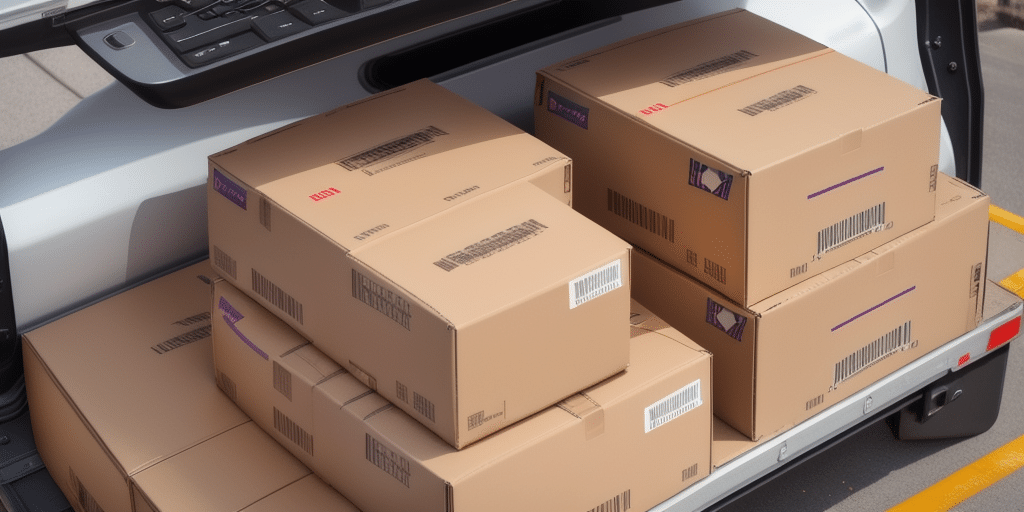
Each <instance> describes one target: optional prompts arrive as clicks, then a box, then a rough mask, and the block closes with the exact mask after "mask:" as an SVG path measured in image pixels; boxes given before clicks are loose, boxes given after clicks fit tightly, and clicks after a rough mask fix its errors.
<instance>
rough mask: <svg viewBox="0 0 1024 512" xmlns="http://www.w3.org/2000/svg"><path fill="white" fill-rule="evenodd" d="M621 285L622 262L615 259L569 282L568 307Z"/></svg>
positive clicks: (578, 304)
mask: <svg viewBox="0 0 1024 512" xmlns="http://www.w3.org/2000/svg"><path fill="white" fill-rule="evenodd" d="M621 287H622V263H621V261H620V260H615V261H613V262H611V263H609V264H607V265H605V266H603V267H601V268H599V269H597V270H593V271H591V272H588V273H587V274H586V275H584V276H581V277H577V278H576V279H573V280H572V281H570V282H569V309H575V308H576V307H577V306H581V305H583V304H584V303H586V302H588V301H591V300H594V299H596V298H598V297H600V296H602V295H604V294H606V293H608V292H610V291H612V290H615V289H617V288H621Z"/></svg>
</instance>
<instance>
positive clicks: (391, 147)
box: [338, 126, 448, 171]
mask: <svg viewBox="0 0 1024 512" xmlns="http://www.w3.org/2000/svg"><path fill="white" fill-rule="evenodd" d="M441 135H448V133H447V132H445V131H444V130H441V129H440V128H437V127H436V126H428V127H427V128H424V129H423V130H420V131H418V132H416V133H412V134H409V135H406V136H404V137H399V138H397V139H394V140H391V141H388V142H385V143H384V144H381V145H380V146H377V147H374V148H371V149H368V150H366V151H362V152H360V153H356V154H355V155H352V156H350V157H348V158H344V159H342V160H339V161H338V165H340V166H342V167H344V168H346V169H348V170H350V171H357V170H359V169H362V168H363V167H366V166H369V165H373V164H375V163H377V162H381V161H384V160H387V159H389V158H392V157H394V156H395V155H399V154H402V153H405V152H407V151H412V150H414V149H416V148H418V147H421V146H424V145H427V144H430V143H431V142H434V139H436V138H437V137H440V136H441Z"/></svg>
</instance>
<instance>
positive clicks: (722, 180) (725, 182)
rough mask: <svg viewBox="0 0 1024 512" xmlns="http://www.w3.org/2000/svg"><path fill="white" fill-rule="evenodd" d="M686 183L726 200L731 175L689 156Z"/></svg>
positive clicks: (729, 188)
mask: <svg viewBox="0 0 1024 512" xmlns="http://www.w3.org/2000/svg"><path fill="white" fill-rule="evenodd" d="M687 183H689V184H690V185H691V186H694V187H697V188H699V189H701V190H703V191H705V192H709V193H711V195H713V196H716V197H720V198H722V199H725V200H726V201H728V200H729V191H730V190H732V175H731V174H728V173H726V172H725V171H721V170H719V169H715V168H713V167H710V166H708V165H707V164H703V163H700V162H698V161H696V160H694V159H692V158H691V159H690V176H689V178H688V179H687Z"/></svg>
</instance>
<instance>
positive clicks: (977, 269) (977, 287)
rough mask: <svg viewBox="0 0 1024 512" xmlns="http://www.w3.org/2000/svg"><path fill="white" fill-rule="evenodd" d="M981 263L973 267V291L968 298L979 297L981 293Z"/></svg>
mask: <svg viewBox="0 0 1024 512" xmlns="http://www.w3.org/2000/svg"><path fill="white" fill-rule="evenodd" d="M981 268H982V267H981V263H978V264H976V265H974V266H973V267H971V291H970V294H969V295H968V297H977V296H978V294H979V293H981Z"/></svg>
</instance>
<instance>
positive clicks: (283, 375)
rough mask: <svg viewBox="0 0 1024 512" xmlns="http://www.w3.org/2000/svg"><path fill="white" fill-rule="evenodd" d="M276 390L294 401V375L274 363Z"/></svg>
mask: <svg viewBox="0 0 1024 512" xmlns="http://www.w3.org/2000/svg"><path fill="white" fill-rule="evenodd" d="M274 389H276V390H277V391H278V392H279V393H281V394H282V395H284V397H285V398H287V399H288V401H289V402H291V401H292V373H291V372H289V371H288V370H287V369H285V367H284V366H281V365H280V364H278V362H277V361H274Z"/></svg>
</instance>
